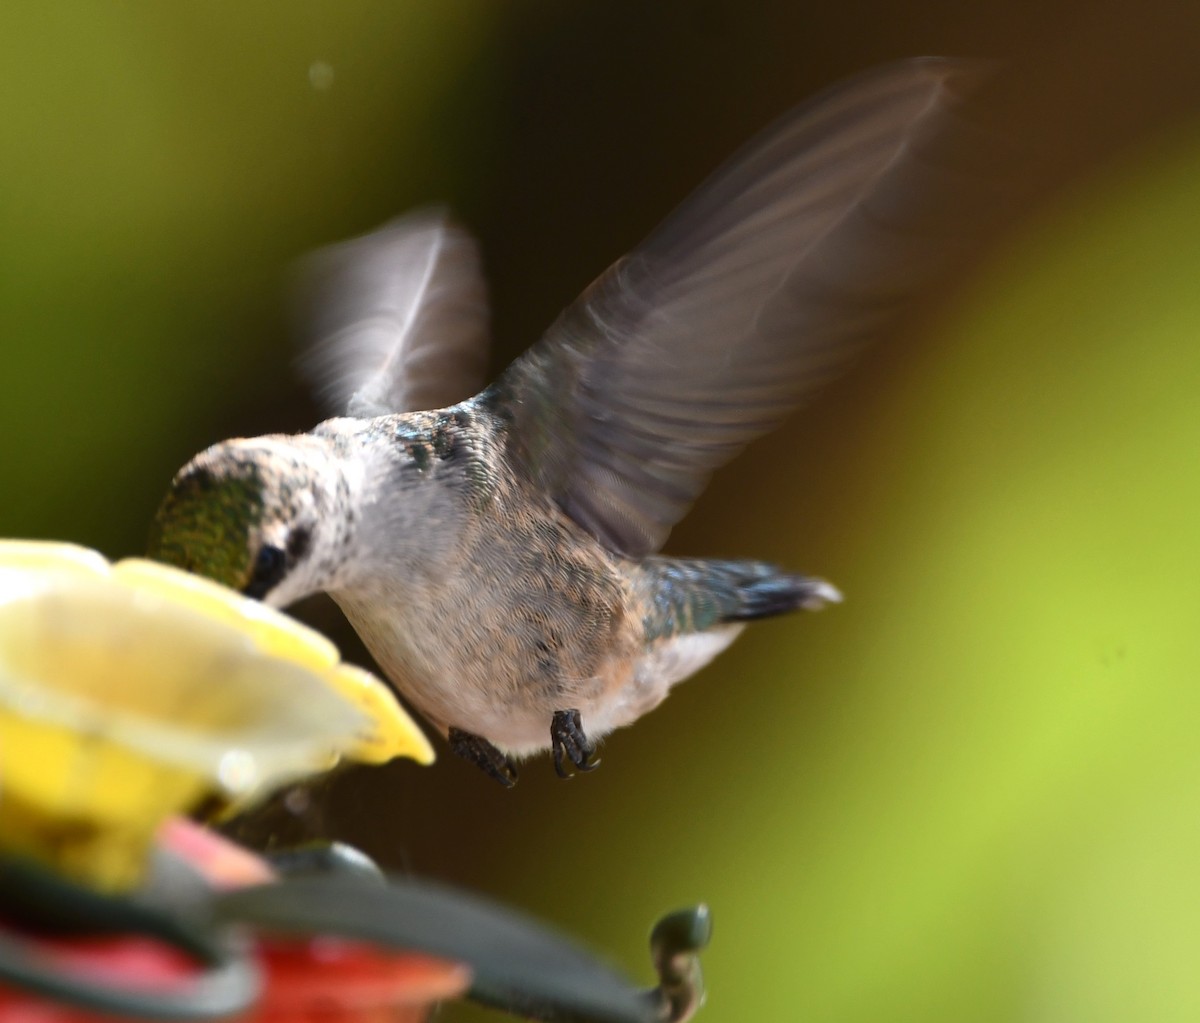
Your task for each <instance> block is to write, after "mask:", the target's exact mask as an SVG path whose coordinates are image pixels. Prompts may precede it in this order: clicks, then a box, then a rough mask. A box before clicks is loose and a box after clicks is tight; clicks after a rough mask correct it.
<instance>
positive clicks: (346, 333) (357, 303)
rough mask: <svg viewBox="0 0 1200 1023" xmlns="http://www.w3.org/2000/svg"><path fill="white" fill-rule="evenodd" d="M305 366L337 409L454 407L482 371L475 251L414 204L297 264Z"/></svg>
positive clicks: (484, 343)
mask: <svg viewBox="0 0 1200 1023" xmlns="http://www.w3.org/2000/svg"><path fill="white" fill-rule="evenodd" d="M297 292H298V298H299V301H300V304H301V305H302V307H303V308H302V312H301V315H300V320H301V325H302V329H303V330H304V331H305V333H307V334H308V335H309V338H310V341H311V343H312V347H311V349H310V352H309V355H308V357H307V358H306V359H305V363H306V368H307V369H308V371H309V374H310V375H311V376H312V378H313V379H314V380H315V381H316V382H317V383H318V385H319V387H320V389H321V391H322V392H323V395H324V397H326V398H327V399H329V400H330V401H331V403H332V404H333V405H334V406H335V407H336V409H337V411H338V412H343V411H344V412H346V413H347V414H349V415H352V416H362V417H371V416H381V415H385V414H387V413H391V412H415V411H418V410H422V409H432V408H441V407H443V406H445V405H453V404H455V403H456V402H459V401H462V400H463V399H464V398H469V397H470V396H471V395H473V394H476V393H477V392H478V391H479V389H480V388H481V387H482V386H483V384H484V381H485V374H486V372H487V350H488V304H487V291H486V287H485V283H484V278H483V272H482V269H481V267H480V262H479V249H478V246H477V245H476V244H475V241H474V239H473V238H471V236H470V235H468V234H467V233H466V232H465V231H463V230H462V228H460V227H458V226H457V225H455V224H453V223H451V222H450V221H449V220H448V218H447V216H446V214H445V213H444V211H442V210H440V209H433V210H418V211H417V212H415V213H410V214H408V215H406V216H403V217H399V218H398V219H396V220H393V221H391V222H389V223H387V224H385V225H384V226H383V227H381V228H379V229H377V230H375V231H372V232H370V233H369V234H365V235H363V236H362V237H360V238H353V239H351V240H350V241H348V242H342V243H341V244H339V245H332V246H330V247H329V248H325V249H321V250H320V251H318V252H316V253H314V254H313V255H311V256H309V257H308V258H307V259H305V260H304V262H303V263H302V264H301V268H300V279H299V287H298V288H297Z"/></svg>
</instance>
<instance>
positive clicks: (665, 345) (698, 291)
mask: <svg viewBox="0 0 1200 1023" xmlns="http://www.w3.org/2000/svg"><path fill="white" fill-rule="evenodd" d="M978 77H980V69H979V67H978V66H977V65H975V64H973V63H969V62H963V61H955V60H946V59H936V58H927V59H919V60H911V61H905V62H903V63H898V64H893V65H889V66H886V67H884V68H882V69H879V70H877V71H874V72H870V73H868V74H865V75H863V76H861V77H858V78H855V79H852V80H851V81H849V82H847V83H845V84H842V85H840V86H836V87H834V88H833V89H831V90H829V91H827V92H825V93H823V94H822V95H819V96H818V97H817V98H816V99H815V100H813V101H811V102H809V103H808V104H806V105H803V106H801V107H800V108H799V109H797V110H795V111H793V112H792V113H791V114H789V115H787V116H785V117H784V118H783V119H782V120H781V121H779V122H778V123H777V124H775V125H774V126H773V127H771V128H769V129H768V130H767V131H766V132H764V133H763V134H762V135H760V136H759V137H758V138H757V139H755V140H754V141H752V142H751V143H750V144H749V145H748V146H747V147H746V148H745V149H743V150H742V151H741V153H739V154H738V155H736V156H735V157H734V158H733V159H732V160H730V161H729V162H728V163H727V164H725V165H724V166H723V167H722V168H721V169H720V170H718V171H717V173H716V174H715V175H714V176H713V177H712V178H710V179H709V180H708V181H707V182H706V183H705V184H704V185H703V186H701V188H700V189H699V190H698V191H697V192H695V193H694V194H693V195H692V196H691V197H690V198H688V199H687V200H686V201H685V202H684V203H683V205H682V206H680V207H679V208H678V209H677V210H676V211H675V212H674V214H673V215H672V216H671V217H670V218H668V220H667V221H666V222H665V223H663V224H662V225H661V226H660V227H659V228H658V229H657V230H656V231H655V232H654V233H653V234H651V235H650V237H649V238H647V239H646V240H645V241H644V242H643V243H642V244H641V245H640V246H638V247H637V248H636V249H635V250H634V251H633V252H632V253H630V254H629V255H628V256H626V257H625V258H624V259H622V260H620V261H619V262H617V263H616V264H614V265H613V266H612V267H611V268H609V270H608V271H607V272H605V273H604V274H603V275H602V276H601V277H600V278H599V279H598V280H596V281H595V282H594V283H593V284H592V285H591V286H590V287H589V288H588V290H587V291H586V292H584V294H583V295H582V296H581V297H580V298H579V299H578V300H577V301H576V302H575V303H574V304H573V305H572V306H570V307H569V308H568V309H567V310H566V311H565V312H564V313H563V314H562V315H561V316H560V317H559V319H558V320H557V322H556V323H555V324H554V325H553V326H552V327H551V328H550V330H549V331H548V333H547V334H546V335H545V337H543V338H542V340H541V341H539V342H538V343H537V344H536V345H534V347H533V348H531V349H530V350H529V351H528V352H526V353H525V354H524V355H523V356H522V357H521V358H519V359H518V360H517V361H516V362H514V363H513V364H512V365H511V366H510V367H509V368H508V370H507V371H506V372H505V373H504V375H503V376H502V377H501V378H500V379H499V380H498V381H497V383H496V385H495V386H494V387H493V388H492V390H491V391H489V392H488V394H489V395H490V397H491V400H492V401H493V402H494V406H495V407H496V409H497V410H498V411H501V412H502V413H503V414H504V415H506V416H508V417H509V418H510V429H509V442H508V443H509V445H510V450H511V454H512V457H513V459H514V460H515V461H516V462H517V464H519V465H524V467H525V468H526V469H527V470H528V471H529V473H530V474H531V475H532V477H533V478H534V479H535V480H536V481H537V482H538V483H539V485H541V486H544V487H545V488H546V489H547V490H549V491H550V492H551V493H552V494H553V495H554V496H555V498H556V499H557V501H558V502H559V504H560V506H561V507H562V508H563V509H564V510H565V511H566V512H567V513H568V514H569V515H570V516H571V517H572V518H574V519H575V520H576V521H577V522H578V523H579V524H580V525H582V526H583V527H585V528H586V529H587V530H589V531H590V532H591V533H592V534H593V535H595V536H596V537H597V538H598V539H599V540H600V541H601V542H602V543H604V544H605V545H606V546H607V547H609V548H610V549H612V550H614V551H617V552H620V553H623V554H626V555H629V556H641V555H645V554H647V553H650V552H652V551H655V550H657V549H658V548H659V547H660V546H661V545H662V544H663V542H664V541H665V540H666V537H667V534H668V533H669V532H670V530H671V528H672V526H674V524H675V523H676V522H677V521H678V520H679V519H680V518H681V517H682V516H683V514H684V513H685V512H686V511H687V508H688V506H689V505H690V504H691V503H692V501H693V500H694V499H695V498H696V496H697V495H698V494H699V493H700V491H701V490H702V489H703V488H704V486H705V484H706V483H707V481H708V478H709V475H710V473H711V472H712V470H714V469H715V468H716V467H718V466H719V465H721V464H723V463H724V462H726V461H727V460H728V459H730V458H732V457H733V455H734V454H736V453H737V452H738V451H739V450H741V448H742V447H743V445H745V444H746V443H747V442H748V441H750V440H752V439H753V438H754V437H757V436H758V435H760V434H762V433H765V432H766V431H768V430H770V429H772V428H773V427H774V426H776V425H777V424H778V423H779V422H780V420H782V419H783V418H784V416H786V415H787V414H788V413H789V412H790V411H792V409H794V408H795V407H796V405H797V404H798V403H799V402H800V401H801V400H802V399H803V398H804V397H805V396H806V395H807V394H808V393H809V392H810V391H811V390H813V389H814V388H815V387H816V386H817V385H819V384H820V383H822V382H823V381H825V380H827V379H828V378H829V377H830V376H831V375H833V373H834V372H835V371H837V370H838V369H840V368H842V367H843V365H844V364H845V363H846V362H847V361H848V357H849V356H850V355H852V354H853V353H854V352H855V351H856V350H857V347H858V345H859V344H860V343H861V342H862V341H864V340H865V339H867V338H868V337H869V335H870V334H871V333H872V332H874V331H876V330H877V329H878V328H879V327H880V326H881V325H882V324H883V322H884V320H885V317H886V316H887V314H888V313H889V312H892V311H893V310H894V309H895V307H896V305H897V304H898V302H899V301H900V300H901V299H904V298H906V297H908V296H910V295H911V294H912V293H913V292H915V291H916V290H918V289H919V287H920V286H921V285H922V284H923V283H927V282H928V281H929V279H930V278H931V276H933V274H934V273H935V272H936V271H937V270H938V269H939V268H943V269H944V268H945V265H946V263H947V261H948V259H949V258H950V257H951V256H952V255H953V254H954V253H955V252H956V251H961V247H960V246H959V245H958V244H957V243H959V242H961V241H962V240H963V235H964V234H965V233H969V232H965V231H964V224H963V221H964V219H967V220H969V219H970V218H971V217H972V216H975V217H977V216H978V212H979V211H978V206H979V204H980V202H981V199H980V189H981V179H984V181H985V182H986V179H987V178H988V173H989V171H990V170H991V168H990V166H989V165H988V164H987V163H986V161H985V160H984V158H983V157H982V156H981V155H980V154H981V147H979V146H977V145H976V142H984V141H990V142H992V144H993V146H994V144H995V141H996V140H995V139H994V138H993V137H991V136H990V135H989V134H988V133H985V132H984V131H983V130H981V129H980V128H979V127H978V126H976V125H973V124H971V123H969V122H967V121H966V120H965V118H963V116H962V114H961V112H960V113H958V114H956V113H955V108H956V107H957V106H958V100H959V99H961V96H959V95H957V94H956V90H957V93H961V92H962V91H963V89H964V88H965V87H966V86H968V85H971V84H973V83H974V81H975V80H976V79H977V78H978ZM993 184H994V181H993Z"/></svg>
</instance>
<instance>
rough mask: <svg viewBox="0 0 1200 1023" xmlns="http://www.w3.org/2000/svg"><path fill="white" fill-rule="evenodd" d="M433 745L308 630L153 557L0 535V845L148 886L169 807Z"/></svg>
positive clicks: (369, 679)
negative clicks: (152, 850)
mask: <svg viewBox="0 0 1200 1023" xmlns="http://www.w3.org/2000/svg"><path fill="white" fill-rule="evenodd" d="M397 756H407V757H412V758H413V759H415V760H418V761H420V762H421V763H429V762H430V761H431V760H432V759H433V751H432V749H431V748H430V746H429V743H428V741H427V740H426V739H425V737H424V736H423V735H422V734H421V732H420V730H419V729H418V728H417V726H416V725H415V724H414V723H413V722H412V720H411V719H410V718H409V717H408V715H407V714H406V713H405V712H404V710H403V709H402V708H401V707H400V705H399V704H398V703H397V702H396V700H395V698H394V697H393V696H392V695H391V692H390V691H389V690H388V689H387V688H386V687H385V686H384V685H383V683H382V682H380V681H379V680H378V679H376V678H375V677H374V676H372V675H370V674H369V673H367V672H365V671H362V670H361V669H358V668H354V667H351V666H350V665H345V664H341V663H340V661H339V658H338V653H337V650H336V648H335V647H334V646H333V644H332V643H330V642H329V641H328V640H326V639H325V638H324V637H322V636H320V635H319V634H318V633H315V632H313V631H312V630H311V629H308V628H305V627H304V626H302V625H300V624H299V623H298V622H296V621H294V620H293V619H291V618H288V617H287V616H285V615H283V614H280V613H279V612H276V611H273V610H271V609H270V608H268V607H266V606H264V605H263V604H261V603H259V602H257V601H253V600H248V599H246V598H244V597H242V596H240V595H239V594H236V593H234V592H233V591H231V590H227V589H225V588H224V587H222V586H219V585H217V584H215V583H211V582H208V581H207V580H204V579H200V578H198V577H196V576H191V575H188V574H186V573H184V572H180V571H177V570H176V569H172V568H168V567H166V566H163V565H159V564H156V563H153V562H149V561H141V560H137V559H131V560H128V561H122V562H118V563H117V564H115V565H110V564H109V563H108V562H107V561H106V560H105V559H104V558H103V557H101V556H100V555H99V554H97V553H96V552H94V551H90V550H86V549H84V548H81V547H75V546H71V545H68V544H53V543H37V542H24V541H0V850H2V851H3V852H5V853H7V854H9V855H24V856H32V857H35V858H37V859H39V860H40V861H42V862H43V863H47V864H48V865H50V866H51V867H53V868H54V869H56V870H59V871H61V872H62V873H64V874H66V875H68V876H70V877H73V878H75V879H76V880H80V881H83V882H85V883H89V884H92V885H94V886H97V887H101V888H107V889H113V888H122V887H127V886H128V885H131V884H133V883H135V882H136V880H137V879H138V877H139V875H140V871H141V867H142V864H143V862H144V859H145V852H146V849H147V847H148V845H149V843H150V841H151V839H152V836H153V833H154V830H155V828H156V827H157V826H158V825H159V823H160V822H161V821H162V820H163V818H164V817H166V816H167V815H168V814H171V813H176V812H179V811H181V810H184V809H186V808H188V807H189V806H194V805H196V804H197V803H198V802H199V801H200V800H202V799H204V798H207V797H211V796H214V795H215V796H218V797H220V798H222V799H225V800H227V801H229V802H234V803H244V802H245V801H247V800H251V799H253V798H256V797H257V796H259V795H262V794H265V793H266V792H268V791H270V790H271V789H273V788H276V787H278V786H279V785H281V784H283V783H284V782H287V781H290V780H293V779H295V778H298V777H302V776H304V775H308V774H312V773H316V772H320V771H323V770H327V769H328V768H330V767H332V766H333V765H334V764H336V763H337V762H338V761H339V760H341V759H343V758H345V759H350V760H357V761H361V762H366V763H381V762H384V761H387V760H390V759H392V758H393V757H397Z"/></svg>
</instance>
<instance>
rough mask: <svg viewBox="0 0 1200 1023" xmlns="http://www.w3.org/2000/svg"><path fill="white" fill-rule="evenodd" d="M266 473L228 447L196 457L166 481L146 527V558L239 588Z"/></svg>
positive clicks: (246, 572) (250, 556)
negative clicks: (159, 501) (165, 494)
mask: <svg viewBox="0 0 1200 1023" xmlns="http://www.w3.org/2000/svg"><path fill="white" fill-rule="evenodd" d="M269 471H270V468H269V466H268V465H265V464H264V463H263V462H262V461H261V460H259V459H255V458H253V457H252V456H251V454H250V452H249V451H239V450H238V449H237V448H236V447H235V446H234V445H231V444H218V445H216V446H215V447H212V448H209V449H208V450H207V451H204V452H202V453H201V454H199V455H197V456H196V457H195V458H193V459H192V460H191V461H190V462H189V463H188V464H187V465H185V466H184V467H183V468H182V469H181V470H180V471H179V473H178V474H177V475H176V476H175V479H174V480H172V481H171V487H170V490H168V491H167V496H166V497H165V498H164V499H163V502H162V505H161V506H160V507H159V509H158V514H157V515H156V516H155V518H154V523H153V525H152V526H151V531H150V541H149V545H148V553H149V556H150V557H152V558H154V559H155V560H157V561H163V562H166V563H167V564H170V565H175V566H176V567H177V568H183V569H186V570H187V571H189V572H195V573H197V574H198V575H203V576H207V577H208V578H210V579H214V580H216V581H217V582H220V583H224V584H225V585H226V586H231V587H233V588H234V589H237V590H240V589H243V588H244V587H245V585H246V583H247V582H248V581H249V578H250V573H251V570H252V568H253V562H254V557H255V552H256V549H257V536H258V534H259V532H260V527H261V524H262V520H263V514H264V509H265V499H264V494H265V492H266V487H267V485H268V484H267V481H266V480H265V478H264V475H265V474H266V473H268V472H269Z"/></svg>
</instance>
